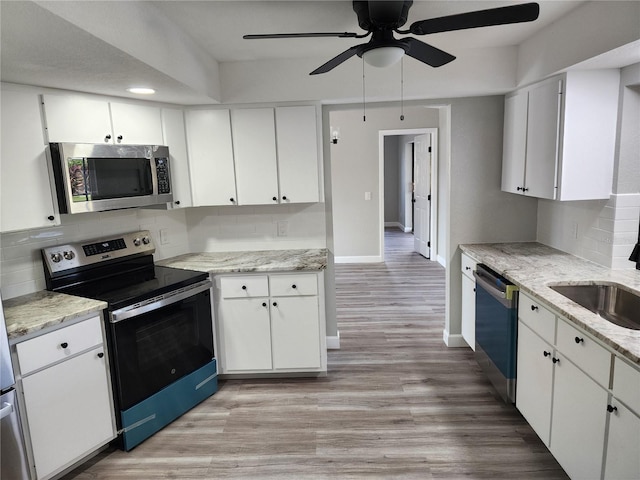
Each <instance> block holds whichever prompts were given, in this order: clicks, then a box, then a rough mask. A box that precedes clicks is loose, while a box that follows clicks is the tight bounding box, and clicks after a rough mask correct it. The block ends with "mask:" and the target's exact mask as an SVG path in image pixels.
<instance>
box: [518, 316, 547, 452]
mask: <svg viewBox="0 0 640 480" xmlns="http://www.w3.org/2000/svg"><path fill="white" fill-rule="evenodd" d="M552 354H553V350H552V348H551V347H550V346H549V344H548V343H547V342H545V341H544V340H542V339H541V338H540V337H539V336H537V335H536V334H535V333H533V331H532V330H531V329H529V327H527V326H526V325H525V324H524V323H522V322H518V363H517V365H518V377H517V378H518V385H517V387H516V407H517V408H518V410H520V413H522V416H523V417H524V418H525V419H526V420H527V422H529V425H531V427H532V428H533V429H534V430H535V432H536V433H537V434H538V436H539V437H540V438H541V439H542V441H543V442H544V444H545V445H547V446H549V432H550V426H551V394H552V384H553V363H552V362H551V357H552Z"/></svg>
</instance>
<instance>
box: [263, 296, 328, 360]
mask: <svg viewBox="0 0 640 480" xmlns="http://www.w3.org/2000/svg"><path fill="white" fill-rule="evenodd" d="M271 333H272V342H273V368H275V369H279V368H282V369H284V368H320V326H319V314H318V297H315V296H309V297H273V298H272V299H271Z"/></svg>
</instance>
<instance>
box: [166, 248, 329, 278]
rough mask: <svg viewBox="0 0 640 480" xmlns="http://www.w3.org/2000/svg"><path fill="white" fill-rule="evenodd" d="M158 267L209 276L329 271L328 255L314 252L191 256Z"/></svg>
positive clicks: (222, 253)
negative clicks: (201, 273) (192, 271)
mask: <svg viewBox="0 0 640 480" xmlns="http://www.w3.org/2000/svg"><path fill="white" fill-rule="evenodd" d="M156 263H157V264H158V265H162V266H165V267H173V268H182V269H185V270H196V271H198V272H207V273H240V272H285V271H296V270H324V269H325V268H327V251H326V250H325V249H312V250H259V251H253V252H251V251H243V252H215V253H187V254H185V255H180V256H178V257H173V258H168V259H166V260H161V261H158V262H156Z"/></svg>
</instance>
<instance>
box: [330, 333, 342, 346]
mask: <svg viewBox="0 0 640 480" xmlns="http://www.w3.org/2000/svg"><path fill="white" fill-rule="evenodd" d="M327 350H340V332H338V335H336V336H335V337H334V336H329V335H327Z"/></svg>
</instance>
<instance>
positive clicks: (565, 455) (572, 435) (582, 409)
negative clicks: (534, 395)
mask: <svg viewBox="0 0 640 480" xmlns="http://www.w3.org/2000/svg"><path fill="white" fill-rule="evenodd" d="M556 357H558V358H559V360H560V361H559V362H558V363H556V365H555V378H554V386H553V418H552V421H551V444H550V445H549V450H551V453H553V456H554V457H555V458H556V460H558V463H560V465H561V466H562V468H563V469H564V470H565V472H567V474H568V475H569V476H570V477H571V478H579V479H585V480H586V479H590V478H593V479H599V478H600V475H601V471H602V458H603V452H604V434H605V424H606V415H607V410H606V408H607V396H608V394H607V391H606V390H604V389H603V388H602V387H600V386H599V385H598V384H597V383H595V382H594V381H593V380H591V379H590V378H589V377H588V376H587V375H585V374H584V373H582V371H580V370H579V369H578V367H576V366H575V365H574V364H573V363H571V362H570V361H569V360H567V359H566V357H563V356H562V355H556ZM518 380H519V379H518Z"/></svg>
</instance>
